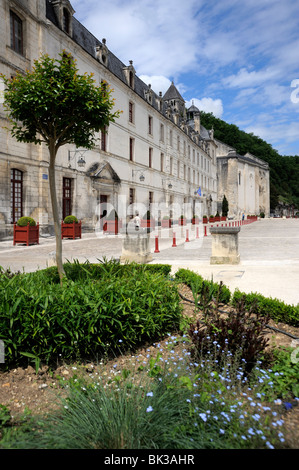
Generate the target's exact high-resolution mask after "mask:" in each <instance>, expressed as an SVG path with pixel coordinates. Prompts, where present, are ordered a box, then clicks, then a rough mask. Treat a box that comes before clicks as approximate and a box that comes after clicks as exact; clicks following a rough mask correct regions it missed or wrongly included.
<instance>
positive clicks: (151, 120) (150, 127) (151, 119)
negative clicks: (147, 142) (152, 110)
mask: <svg viewBox="0 0 299 470" xmlns="http://www.w3.org/2000/svg"><path fill="white" fill-rule="evenodd" d="M148 133H149V134H150V135H153V118H152V116H149V117H148Z"/></svg>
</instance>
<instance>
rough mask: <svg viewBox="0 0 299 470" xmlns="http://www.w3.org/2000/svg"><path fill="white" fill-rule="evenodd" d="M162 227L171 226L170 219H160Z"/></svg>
mask: <svg viewBox="0 0 299 470" xmlns="http://www.w3.org/2000/svg"><path fill="white" fill-rule="evenodd" d="M162 227H167V228H169V227H171V219H166V220H164V219H162Z"/></svg>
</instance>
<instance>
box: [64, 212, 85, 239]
mask: <svg viewBox="0 0 299 470" xmlns="http://www.w3.org/2000/svg"><path fill="white" fill-rule="evenodd" d="M61 238H72V239H73V240H74V239H75V238H81V221H80V222H78V219H77V217H75V216H74V215H67V216H66V217H65V219H64V221H63V222H61Z"/></svg>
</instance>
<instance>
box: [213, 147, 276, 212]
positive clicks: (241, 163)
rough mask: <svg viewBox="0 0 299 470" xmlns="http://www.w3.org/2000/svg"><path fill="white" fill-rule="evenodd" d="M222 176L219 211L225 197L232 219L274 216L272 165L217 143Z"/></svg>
mask: <svg viewBox="0 0 299 470" xmlns="http://www.w3.org/2000/svg"><path fill="white" fill-rule="evenodd" d="M216 143H217V174H218V201H219V202H218V209H219V212H220V211H221V203H222V200H223V196H224V195H225V196H226V198H227V200H228V205H229V213H228V215H229V216H230V217H241V216H242V214H244V215H259V214H260V213H261V212H263V213H264V214H265V217H269V215H270V181H269V178H270V173H269V165H268V164H267V163H266V162H264V161H263V160H260V159H259V158H257V157H255V156H254V155H251V154H250V153H246V154H245V155H239V154H237V152H236V150H235V149H233V148H231V147H229V146H227V145H225V144H223V143H222V142H219V141H216Z"/></svg>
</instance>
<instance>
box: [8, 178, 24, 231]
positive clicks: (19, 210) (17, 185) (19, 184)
mask: <svg viewBox="0 0 299 470" xmlns="http://www.w3.org/2000/svg"><path fill="white" fill-rule="evenodd" d="M10 178H11V180H10V181H11V185H10V187H11V192H10V207H11V223H12V224H13V223H14V222H17V220H18V219H19V218H20V217H22V216H23V173H22V172H21V171H20V170H16V169H13V170H11V172H10Z"/></svg>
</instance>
